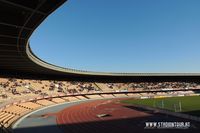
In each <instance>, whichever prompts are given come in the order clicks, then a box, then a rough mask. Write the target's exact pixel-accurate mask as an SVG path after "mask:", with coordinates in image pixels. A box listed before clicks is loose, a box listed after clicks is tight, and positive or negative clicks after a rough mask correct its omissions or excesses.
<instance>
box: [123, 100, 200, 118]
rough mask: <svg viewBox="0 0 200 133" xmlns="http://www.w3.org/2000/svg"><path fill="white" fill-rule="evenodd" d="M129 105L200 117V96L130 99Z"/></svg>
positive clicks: (127, 101) (126, 101)
mask: <svg viewBox="0 0 200 133" xmlns="http://www.w3.org/2000/svg"><path fill="white" fill-rule="evenodd" d="M122 102H123V103H127V104H136V105H145V106H150V107H155V108H163V109H166V110H170V111H174V112H182V113H186V114H190V115H195V116H200V96H184V97H168V98H157V99H129V100H125V101H122Z"/></svg>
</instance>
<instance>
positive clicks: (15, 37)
mask: <svg viewBox="0 0 200 133" xmlns="http://www.w3.org/2000/svg"><path fill="white" fill-rule="evenodd" d="M0 37H6V38H14V39H18V37H17V36H10V35H2V34H0ZM19 39H22V40H25V39H26V38H23V37H22V38H21V37H20V38H19Z"/></svg>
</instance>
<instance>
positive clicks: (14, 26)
mask: <svg viewBox="0 0 200 133" xmlns="http://www.w3.org/2000/svg"><path fill="white" fill-rule="evenodd" d="M0 25H5V26H9V27H13V28H19V29H20V28H23V29H26V30H31V31H32V28H28V27H22V26H19V25H15V24H8V23H4V22H0Z"/></svg>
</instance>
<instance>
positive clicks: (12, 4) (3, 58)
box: [0, 0, 200, 81]
mask: <svg viewBox="0 0 200 133" xmlns="http://www.w3.org/2000/svg"><path fill="white" fill-rule="evenodd" d="M64 2H66V0H0V74H1V75H8V74H12V75H21V76H22V75H23V76H27V77H30V76H36V77H43V78H51V79H55V78H61V79H63V78H67V79H73V80H74V79H78V80H83V79H84V80H102V81H108V80H120V81H122V80H126V81H127V80H136V79H145V80H146V79H158V80H160V79H173V80H174V79H178V80H179V79H184V80H185V79H199V77H200V74H198V73H106V72H105V73H103V72H90V71H81V70H75V69H69V68H62V67H59V66H55V65H53V64H49V63H47V62H45V61H42V60H41V59H39V58H38V57H37V56H35V55H34V54H33V52H32V51H31V49H30V47H29V41H28V40H29V38H30V36H31V34H32V33H33V31H34V30H35V29H36V28H37V27H38V26H39V25H40V24H41V23H42V21H43V20H44V19H45V18H46V17H47V16H48V15H49V14H51V13H52V12H53V11H54V10H56V9H57V8H58V7H59V6H61V5H62V4H63V3H64ZM41 38H42V37H41Z"/></svg>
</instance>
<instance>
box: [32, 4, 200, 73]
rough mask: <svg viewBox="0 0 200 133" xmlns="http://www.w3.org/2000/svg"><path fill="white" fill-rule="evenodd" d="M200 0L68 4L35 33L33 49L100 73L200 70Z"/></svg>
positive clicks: (50, 58)
mask: <svg viewBox="0 0 200 133" xmlns="http://www.w3.org/2000/svg"><path fill="white" fill-rule="evenodd" d="M199 7H200V0H68V1H67V2H66V3H64V4H63V5H62V6H61V7H60V8H58V9H57V10H56V11H55V12H53V13H52V14H51V15H50V16H48V18H47V19H46V20H45V21H44V22H43V23H42V24H41V25H40V26H39V27H38V28H37V29H36V30H35V31H34V33H33V34H32V36H31V38H30V46H31V49H32V51H33V52H34V53H35V54H36V55H37V56H38V57H39V58H41V59H42V60H44V61H46V62H49V63H51V64H55V65H58V66H62V67H67V68H74V69H78V70H89V71H99V72H131V73H135V72H136V73H137V72H145V73H146V72H147V73H148V72H149V73H153V72H155V73H160V72H162V73H171V72H177V73H179V72H180V73H181V72H189V73H193V72H200V8H199Z"/></svg>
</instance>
